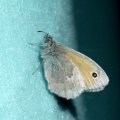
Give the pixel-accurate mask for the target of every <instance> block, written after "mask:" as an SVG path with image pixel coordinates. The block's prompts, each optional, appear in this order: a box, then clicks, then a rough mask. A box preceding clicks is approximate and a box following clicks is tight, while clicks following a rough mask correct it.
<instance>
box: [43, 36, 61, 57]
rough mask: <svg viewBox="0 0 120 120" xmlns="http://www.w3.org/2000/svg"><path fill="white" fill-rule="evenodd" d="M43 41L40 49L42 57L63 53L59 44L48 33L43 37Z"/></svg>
mask: <svg viewBox="0 0 120 120" xmlns="http://www.w3.org/2000/svg"><path fill="white" fill-rule="evenodd" d="M44 41H45V46H44V47H43V49H42V53H41V56H42V58H46V57H49V56H54V57H57V56H58V55H60V54H62V53H63V50H62V49H61V48H60V45H58V44H57V43H56V42H55V41H54V40H53V38H52V37H51V36H50V35H48V34H46V35H45V37H44Z"/></svg>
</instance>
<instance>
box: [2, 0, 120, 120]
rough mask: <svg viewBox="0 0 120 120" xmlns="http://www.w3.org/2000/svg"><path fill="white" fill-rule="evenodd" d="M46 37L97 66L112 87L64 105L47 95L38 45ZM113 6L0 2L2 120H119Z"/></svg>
mask: <svg viewBox="0 0 120 120" xmlns="http://www.w3.org/2000/svg"><path fill="white" fill-rule="evenodd" d="M38 30H43V31H45V32H48V33H50V34H51V35H52V36H53V37H54V39H56V41H58V42H61V43H62V44H64V45H67V46H69V47H72V48H75V49H77V50H79V51H81V52H83V53H84V54H86V55H88V56H90V57H91V58H93V59H94V60H96V62H98V63H99V64H100V65H101V66H102V67H103V68H104V69H105V71H106V72H107V73H108V76H109V77H110V84H109V86H108V87H106V89H105V90H104V91H102V92H100V93H84V94H83V95H81V96H80V97H78V98H77V99H75V100H73V101H72V100H70V101H66V100H64V99H62V98H59V97H57V96H54V95H53V94H51V93H49V91H48V90H47V86H46V82H45V79H44V76H43V70H42V68H40V70H39V71H38V72H36V73H35V74H34V75H32V73H33V72H34V71H35V70H36V68H37V67H38V66H39V65H40V60H39V53H40V50H39V49H38V48H36V47H33V46H29V44H28V42H31V43H35V44H39V43H42V42H43V35H42V34H40V33H37V32H36V31H38ZM117 32H118V30H117V9H116V4H115V1H112V0H109V1H108V0H104V1H103V0H102V1H95V0H92V1H89V0H84V1H80V0H65V1H64V0H59V1H57V0H1V1H0V120H56V119H57V120H101V119H102V120H113V119H117V117H118V109H119V108H120V107H119V106H118V105H119V96H118V94H119V92H118V91H119V87H118V85H119V79H118V77H119V76H118V72H119V70H118V58H117V56H118V49H117V48H118V47H117V44H118V43H117V39H118V37H117V35H118V33H117Z"/></svg>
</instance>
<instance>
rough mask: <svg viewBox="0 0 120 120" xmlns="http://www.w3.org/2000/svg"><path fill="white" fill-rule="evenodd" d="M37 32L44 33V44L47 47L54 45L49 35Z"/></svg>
mask: <svg viewBox="0 0 120 120" xmlns="http://www.w3.org/2000/svg"><path fill="white" fill-rule="evenodd" d="M38 32H42V33H44V34H45V35H44V43H45V44H46V45H47V46H52V45H53V44H55V41H53V38H52V36H51V35H49V34H48V33H46V32H44V31H38Z"/></svg>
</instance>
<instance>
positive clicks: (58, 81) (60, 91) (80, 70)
mask: <svg viewBox="0 0 120 120" xmlns="http://www.w3.org/2000/svg"><path fill="white" fill-rule="evenodd" d="M38 32H43V31H38ZM43 33H45V32H43ZM44 40H45V41H44V42H45V43H44V45H42V50H41V58H42V62H43V68H44V74H45V78H46V80H47V82H48V89H49V90H50V91H51V92H52V93H54V94H56V95H58V96H59V97H62V98H65V99H73V98H75V97H77V96H79V95H80V94H81V93H83V92H98V91H101V90H103V89H104V87H105V86H106V85H107V84H108V83H109V78H108V76H107V75H106V73H105V71H104V70H103V69H102V68H101V67H100V66H99V65H98V64H97V63H96V62H94V61H93V60H92V59H91V58H89V57H87V56H85V55H84V54H82V53H80V52H77V51H75V50H73V49H71V48H68V47H65V46H63V45H60V44H58V43H56V42H55V41H54V40H53V38H52V37H51V36H50V35H49V34H47V33H45V37H44Z"/></svg>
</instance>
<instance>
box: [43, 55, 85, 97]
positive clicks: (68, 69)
mask: <svg viewBox="0 0 120 120" xmlns="http://www.w3.org/2000/svg"><path fill="white" fill-rule="evenodd" d="M44 73H45V78H46V80H47V81H48V89H49V90H50V91H51V92H53V93H55V94H57V95H58V96H60V97H63V98H66V99H71V98H75V97H76V96H78V95H80V94H81V93H82V92H83V90H84V82H83V78H82V76H81V74H80V73H79V71H78V68H77V67H76V66H75V64H74V63H73V62H72V61H71V60H70V59H69V58H68V57H67V56H66V55H65V54H64V53H60V54H57V56H52V55H48V56H47V57H46V60H45V62H44Z"/></svg>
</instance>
